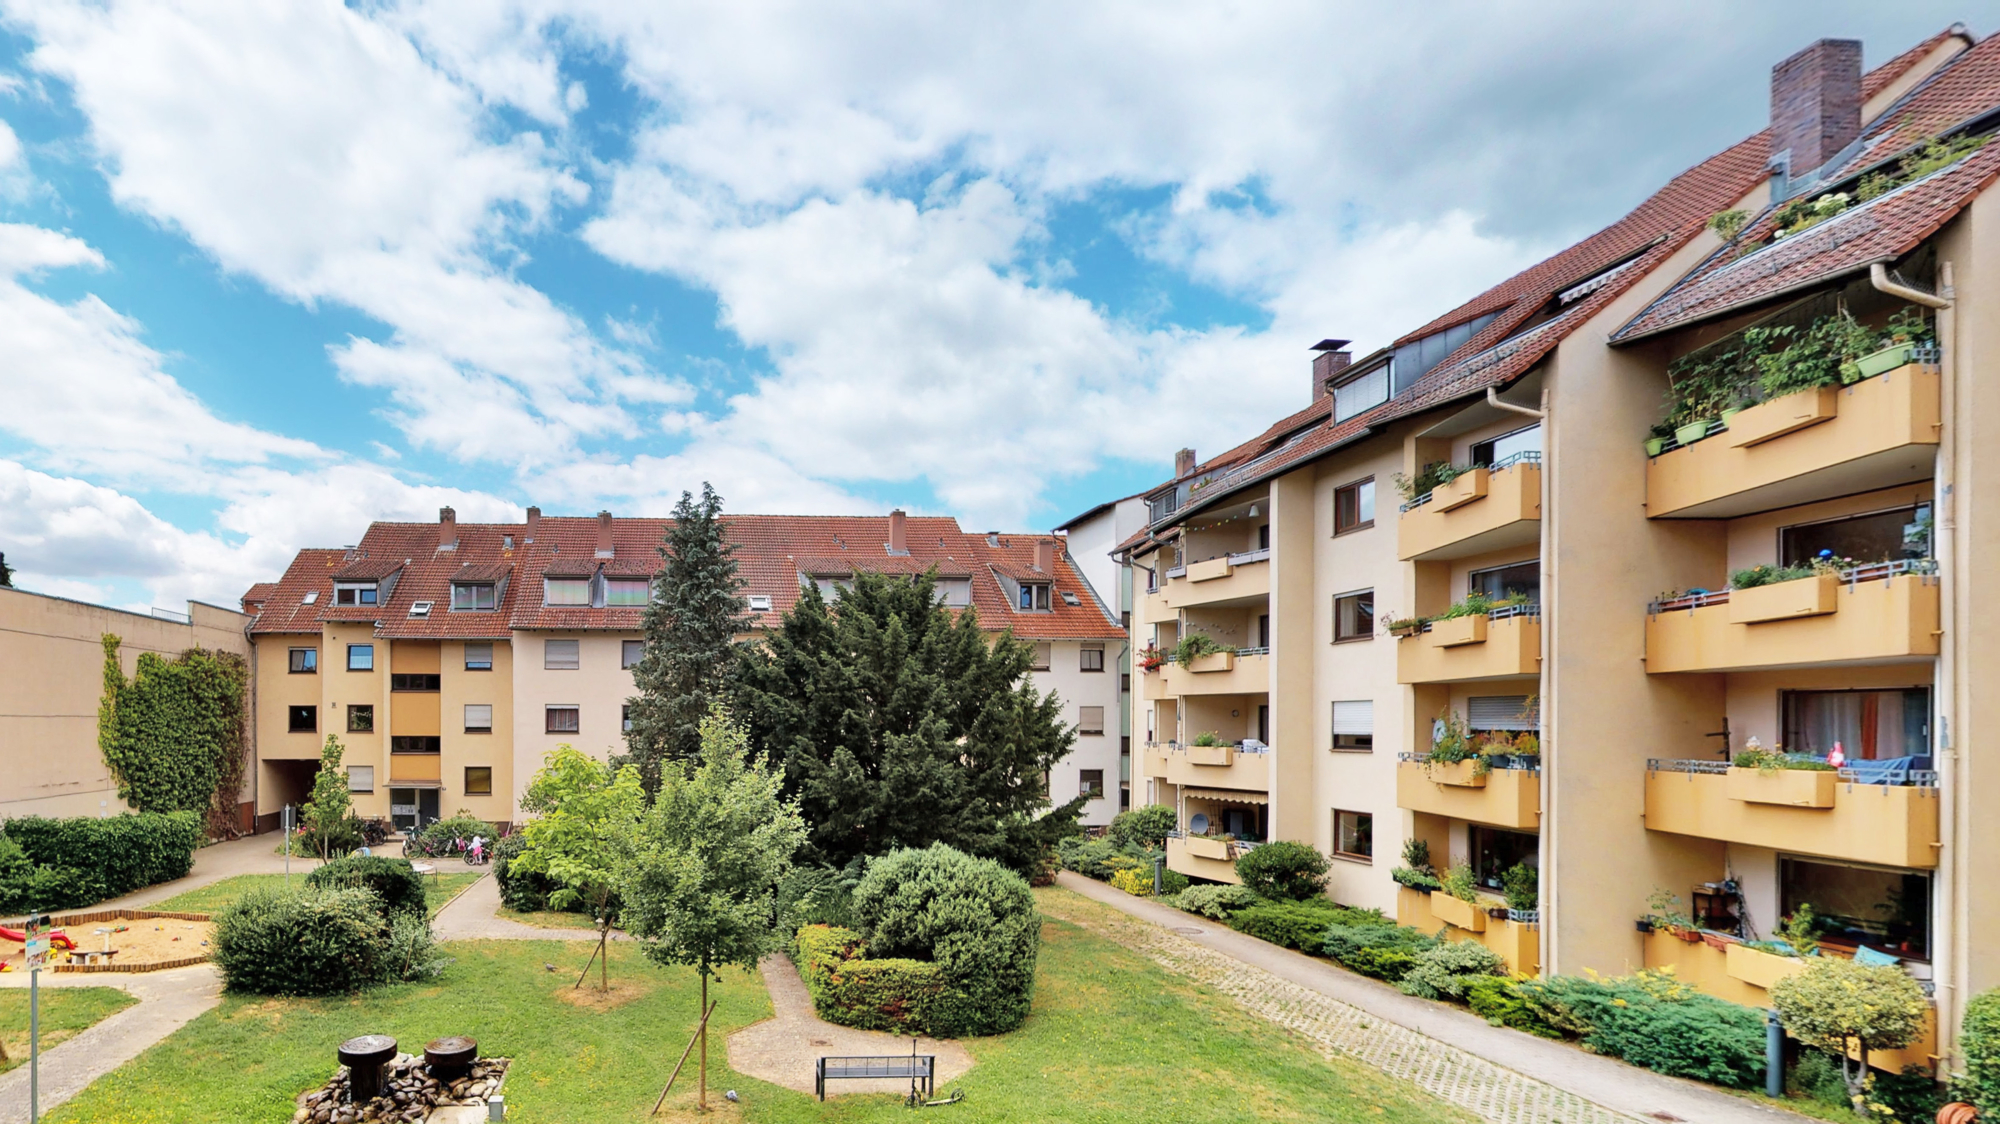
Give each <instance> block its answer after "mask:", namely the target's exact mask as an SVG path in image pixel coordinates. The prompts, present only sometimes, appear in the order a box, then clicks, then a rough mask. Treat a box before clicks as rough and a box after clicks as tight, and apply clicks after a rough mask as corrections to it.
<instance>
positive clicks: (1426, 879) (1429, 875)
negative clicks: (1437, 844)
mask: <svg viewBox="0 0 2000 1124" xmlns="http://www.w3.org/2000/svg"><path fill="white" fill-rule="evenodd" d="M1389 877H1390V878H1393V879H1395V881H1396V885H1398V886H1405V887H1408V888H1409V889H1412V890H1422V891H1426V892H1428V891H1431V890H1441V889H1443V888H1444V884H1443V883H1442V882H1439V881H1438V873H1437V867H1435V866H1432V865H1431V845H1430V844H1429V843H1427V842H1425V841H1424V840H1422V839H1405V840H1403V865H1402V866H1399V867H1397V868H1395V869H1394V870H1391V871H1390V872H1389Z"/></svg>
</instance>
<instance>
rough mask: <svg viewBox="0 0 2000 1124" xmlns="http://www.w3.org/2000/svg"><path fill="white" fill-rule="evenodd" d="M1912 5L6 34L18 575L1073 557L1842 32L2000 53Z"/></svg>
mask: <svg viewBox="0 0 2000 1124" xmlns="http://www.w3.org/2000/svg"><path fill="white" fill-rule="evenodd" d="M1889 7H1890V6H1884V5H1867V4H1859V3H1855V4H1813V5H1804V4H1792V5H1768V6H1761V7H1760V8H1759V9H1757V10H1755V11H1752V12H1744V11H1740V10H1738V9H1737V8H1736V7H1735V6H1730V5H1723V4H1700V3H1697V4H1695V5H1694V6H1693V7H1692V8H1690V7H1689V6H1688V5H1685V4H1683V5H1676V6H1674V7H1673V8H1672V9H1670V10H1668V9H1662V10H1659V11H1651V10H1647V9H1643V8H1631V9H1630V10H1622V11H1619V12H1617V13H1614V14H1609V15H1606V14H1601V13H1598V12H1595V11H1594V10H1593V7H1592V6H1589V5H1583V4H1551V5H1543V6H1539V7H1536V8H1519V7H1517V8H1511V9H1508V10H1506V11H1499V10H1494V9H1492V8H1491V7H1490V6H1486V5H1476V4H1445V5H1442V6H1440V7H1438V8H1437V9H1436V11H1435V12H1433V13H1431V14H1430V15H1428V16H1427V17H1421V18H1420V17H1418V16H1415V15H1411V14H1409V13H1402V14H1397V13H1391V12H1388V11H1386V10H1385V11H1380V12H1378V11H1373V10H1368V9H1360V8H1351V9H1346V10H1338V9H1335V8H1333V7H1332V6H1327V5H1313V4H1303V3H1301V4H1291V5H1287V4H1272V5H1264V6H1259V7H1257V8H1256V9H1255V10H1244V9H1217V8H1214V7H1212V6H1192V5H1191V6H1178V5H1172V4H1165V5H1162V4H1107V5H1095V6H1089V7H1088V8H1084V9H1079V8H1078V7H1077V6H1074V5H1061V4H1054V3H1048V4H1035V3H1029V4H1022V5H1014V6H1008V7H1007V9H1006V10H1005V11H1004V12H1002V11H999V10H994V11H989V12H976V13H968V12H966V11H964V10H962V9H959V8H957V7H956V6H946V5H935V4H932V5H925V4H893V3H879V4H871V5H866V6H850V7H847V8H837V7H834V6H829V5H776V4H766V5H730V6H727V8H726V9H722V8H717V7H716V6H713V5H707V6H704V5H673V4H655V5H635V4H630V3H612V2H609V0H606V2H603V3H594V2H590V0H565V2H560V3H558V2H554V0H550V2H547V3H542V2H518V3H505V4H500V3H491V4H488V3H482V4H471V3H456V2H440V3H432V4H418V3H386V2H384V3H361V2H357V3H351V4H347V5H344V6H343V5H340V4H335V3H313V2H307V3H299V4H287V5H268V4H261V3H254V2H250V0H242V2H239V3H236V4H227V3H216V4H209V5H204V6H202V7H201V8H200V9H198V10H191V9H186V8H181V7H170V6H165V5H149V4H130V3H122V2H115V0H113V2H107V3H102V4H98V3H70V2H68V0H33V2H21V0H11V2H10V0H0V341H6V342H4V343H0V403H4V404H6V408H4V409H0V550H4V551H5V552H6V553H7V557H8V560H9V561H10V562H11V563H12V564H13V565H15V566H16V567H17V568H18V569H20V570H21V577H20V582H21V584H23V585H24V586H26V587H28V588H33V589H40V590H43V591H46V592H53V593H59V594H63V595H67V596H76V597H84V598H88V599H93V600H104V601H109V602H111V603H114V604H124V605H135V606H137V605H146V604H154V605H164V606H172V605H176V604H178V603H179V601H180V600H181V599H184V598H187V597H199V598H203V599H208V600H216V601H221V602H225V603H227V602H230V601H233V600H234V598H235V597H236V595H237V594H239V593H240V592H241V590H242V589H243V588H244V587H245V586H247V585H248V584H249V583H250V582H252V581H256V580H261V579H264V578H268V577H271V576H274V575H275V574H276V573H277V572H278V571H279V570H280V569H282V567H283V565H284V564H285V562H286V560H287V559H288V558H289V557H290V555H291V553H292V552H293V551H294V550H296V549H297V548H298V547H300V546H306V545H339V544H341V543H345V542H352V541H354V539H355V538H356V537H357V536H358V535H359V534H360V533H361V530H362V529H363V528H364V527H365V526H366V524H367V522H368V521H369V520H370V519H373V518H406V519H407V518H423V519H428V518H435V514H436V509H437V507H438V506H439V505H441V504H444V503H451V504H453V505H455V506H456V507H457V508H458V509H459V512H460V516H461V518H468V519H494V518H509V517H518V515H517V514H516V513H518V511H519V509H520V507H521V506H522V505H525V504H529V503H537V504H540V505H541V506H542V507H543V508H544V509H545V510H549V511H555V512H589V511H595V510H597V509H599V508H600V507H608V508H610V509H612V510H614V511H617V512H620V513H628V514H640V513H658V512H661V511H663V510H665V509H666V507H668V506H669V505H670V504H671V503H672V501H673V499H674V497H676V496H677V495H678V494H679V493H680V491H681V490H682V489H684V488H698V487H699V484H700V482H701V481H702V480H705V479H706V480H713V481H714V482H715V483H716V485H717V487H718V488H719V489H720V490H721V491H722V492H723V494H724V495H725V497H726V498H727V499H728V501H729V503H730V506H731V507H732V508H733V509H735V510H742V511H766V512H779V511H789V512H834V511H850V512H851V511H882V510H886V509H887V508H889V507H890V506H894V505H902V506H905V507H909V508H912V509H913V510H919V511H923V512H931V513H941V514H954V515H957V516H959V517H960V518H961V519H962V520H963V521H964V522H965V523H966V524H967V525H969V526H972V527H974V528H976V529H984V528H989V527H1002V528H1012V529H1028V528H1043V527H1047V526H1050V525H1053V524H1054V523H1056V522H1057V521H1059V520H1060V519H1062V518H1064V517H1066V516H1068V515H1070V514H1074V513H1075V512H1077V511H1080V510H1082V509H1084V508H1086V507H1088V506H1090V505H1092V504H1094V503H1096V502H1099V501H1100V500H1103V499H1107V498H1112V497H1114V496H1117V495H1121V494H1125V493H1128V492H1131V491H1134V490H1137V489H1139V488H1141V487H1144V486H1146V485H1148V484H1150V483H1152V482H1154V481H1156V480H1157V479H1159V478H1160V477H1161V476H1162V475H1163V472H1164V470H1165V468H1166V466H1167V465H1168V464H1169V463H1170V460H1171V457H1172V453H1173V450H1174V449H1176V448H1179V447H1181V446H1182V445H1192V446H1194V447H1195V448H1197V449H1198V450H1201V451H1202V452H1203V453H1204V454H1206V453H1211V452H1215V451H1219V450H1220V449H1222V448H1224V447H1227V446H1228V445H1231V444H1233V443H1235V442H1237V441H1240V440H1243V439H1245V438H1247V437H1248V436H1250V435H1253V434H1254V433H1256V432H1257V431H1258V430H1260V429H1261V428H1263V426H1264V425H1265V424H1267V423H1268V422H1269V421H1270V420H1272V419H1273V418H1275V417H1277V416H1280V415H1282V414H1284V413H1287V412H1290V411H1291V410H1294V409H1296V408H1298V407H1299V406H1300V405H1303V403H1304V396H1305V394H1306V388H1307V382H1306V377H1305V376H1306V371H1307V361H1308V355H1307V352H1306V348H1307V346H1308V345H1309V344H1310V343H1312V342H1313V341H1314V340H1317V339H1319V338H1321V337H1323V336H1328V335H1337V336H1343V337H1352V338H1354V339H1356V340H1357V341H1358V345H1359V346H1361V347H1371V346H1374V345H1376V344H1380V343H1382V342H1386V341H1387V340H1388V339H1392V338H1394V337H1395V336H1396V335H1398V334H1400V333H1401V332H1403V331H1406V330H1408V329H1409V328H1410V327H1412V326H1414V325H1416V324H1419V323H1421V322H1423V321H1425V320H1427V319H1429V318H1431V317H1432V316H1434V315H1436V314H1438V313H1440V312H1442V311H1444V310H1446V309H1448V308H1449V307H1450V306H1451V305H1452V304H1454V303H1456V302H1458V301H1459V300H1462V299H1464V298H1466V297H1468V296H1470V295H1473V294H1474V293H1477V292H1478V291H1479V290H1481V289H1483V288H1484V287H1486V286H1487V285H1490V284H1491V283H1493V282H1495V281H1497V280H1499V279H1501V278H1503V277H1505V276H1506V275H1507V274H1508V273H1510V272H1512V271H1513V270H1515V269H1517V268H1519V267H1521V266H1522V265H1525V264H1528V263H1529V262H1532V261H1534V260H1536V259H1538V258H1539V257H1541V256H1543V255H1545V254H1547V253H1549V252H1551V251H1553V250H1554V249H1557V248H1559V247H1560V246H1561V245H1563V244H1565V243H1566V242H1568V241H1570V240H1572V239H1574V238H1576V237H1579V236H1582V235H1584V234H1587V233H1589V232H1590V231H1591V230H1594V229H1596V228H1597V227H1599V226H1601V225H1603V224H1604V223H1606V222H1609V221H1611V220H1613V219H1615V218H1616V217H1617V216H1618V215H1619V214H1621V213H1622V212H1623V211H1624V210H1625V209H1626V208H1628V207H1629V206H1631V205H1632V204H1633V203H1635V202H1637V201H1638V200H1639V199H1640V198H1642V197H1643V196H1644V195H1645V194H1646V193H1647V192H1648V191H1650V190H1651V189H1652V188H1654V187H1656V186H1657V185H1658V184H1659V183H1660V182H1661V181H1662V180H1664V179H1665V178H1666V177H1667V176H1669V175H1671V174H1673V173H1674V172H1676V171H1678V170H1680V169H1681V168H1683V167H1685V166H1687V165H1688V164H1690V163H1692V162H1694V161H1695V160H1698V159H1700V158H1702V157H1703V156H1705V155H1707V154H1708V153H1710V152H1712V151H1714V150H1715V149H1717V148H1720V147H1721V146H1723V145H1726V144H1728V143H1731V142H1733V141H1735V140H1737V139H1739V138H1740V137H1741V136H1743V135H1744V134H1746V133H1748V132H1750V131H1753V130H1754V129H1756V128H1758V127H1760V126H1761V124H1762V123H1763V118H1764V115H1765V110H1766V102H1765V98H1766V95H1767V86H1766V83H1767V82H1768V73H1769V67H1770V66H1771V64H1772V63H1774V62H1776V61H1778V60H1779V59H1780V58H1782V57H1784V56H1785V55H1786V54H1789V53H1790V52H1791V51H1793V50H1796V49H1798V48H1799V47H1801V46H1803V45H1805V43H1807V42H1808V41H1810V40H1811V39H1813V38H1817V37H1819V36H1821V35H1853V36H1858V37H1862V38H1864V39H1865V40H1866V42H1867V53H1868V58H1869V62H1870V64H1871V65H1872V64H1873V63H1875V62H1879V61H1881V60H1882V59H1884V58H1886V57H1888V56H1889V55H1890V54H1892V53H1893V52H1895V51H1897V50H1901V49H1902V48H1903V47H1905V46H1907V45H1909V44H1910V43H1913V42H1915V41H1917V40H1918V39H1920V38H1922V37H1923V36H1925V35H1928V34H1931V33H1933V32H1935V31H1937V30H1939V29H1941V28H1943V27H1944V26H1946V25H1947V24H1948V23H1950V22H1951V21H1952V20H1953V19H1954V18H1961V19H1967V20H1971V21H1978V20H1979V19H1980V17H1981V16H1982V14H1983V13H1981V12H1976V11H1965V10H1960V9H1956V8H1953V9H1947V8H1945V7H1943V6H1941V5H1932V4H1921V3H1919V4H1907V5H1898V6H1894V10H1886V9H1888V8H1889ZM1992 22H1993V21H1992V20H1991V19H1987V20H1986V21H1985V23H1987V24H1990V23H1992ZM1722 26H1727V27H1730V28H1731V29H1732V35H1730V36H1728V37H1726V38H1725V37H1722V36H1718V35H1715V34H1714V33H1713V29H1714V28H1716V27H1722ZM1987 29H1989V28H1987V27H1985V26H1979V25H1975V30H1987ZM1330 44H1337V46H1334V47H1329V45H1330ZM1663 106H1664V107H1668V109H1669V110H1670V111H1666V112H1663V111H1662V107H1663Z"/></svg>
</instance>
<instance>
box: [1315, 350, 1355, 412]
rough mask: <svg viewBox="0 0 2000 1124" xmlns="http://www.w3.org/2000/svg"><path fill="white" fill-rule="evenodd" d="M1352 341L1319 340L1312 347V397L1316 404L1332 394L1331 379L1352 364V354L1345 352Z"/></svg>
mask: <svg viewBox="0 0 2000 1124" xmlns="http://www.w3.org/2000/svg"><path fill="white" fill-rule="evenodd" d="M1352 342H1354V341H1352V340H1321V341H1319V342H1318V343H1316V344H1314V345H1312V350H1313V351H1314V352H1316V353H1317V354H1315V355H1314V356H1313V396H1312V400H1313V401H1315V402H1317V401H1319V400H1320V399H1322V398H1325V397H1326V396H1327V395H1329V394H1332V393H1333V378H1334V376H1335V375H1338V374H1339V373H1340V372H1342V371H1345V370H1346V369H1347V365H1348V364H1349V363H1352V362H1354V353H1353V352H1351V351H1349V350H1347V345H1348V344H1350V343H1352Z"/></svg>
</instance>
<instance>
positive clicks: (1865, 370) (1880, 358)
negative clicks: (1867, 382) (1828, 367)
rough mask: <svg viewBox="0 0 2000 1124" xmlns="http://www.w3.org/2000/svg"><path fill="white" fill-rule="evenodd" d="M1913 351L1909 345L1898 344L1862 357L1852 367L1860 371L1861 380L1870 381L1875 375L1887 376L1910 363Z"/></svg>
mask: <svg viewBox="0 0 2000 1124" xmlns="http://www.w3.org/2000/svg"><path fill="white" fill-rule="evenodd" d="M1913 350H1915V348H1914V347H1913V346H1912V345H1911V344H1907V343H1899V344H1896V345H1895V346H1893V347H1885V348H1883V349H1882V350H1880V351H1878V352H1875V353H1874V354H1872V355H1864V356H1862V357H1861V358H1859V359H1856V360H1855V361H1854V366H1855V367H1856V368H1857V369H1859V370H1860V372H1861V377H1862V378H1864V379H1872V378H1874V377H1875V376H1876V375H1882V374H1887V373H1889V372H1890V371H1893V370H1895V369H1896V368H1898V367H1900V366H1902V365H1903V364H1905V363H1908V362H1909V361H1910V352H1911V351H1913Z"/></svg>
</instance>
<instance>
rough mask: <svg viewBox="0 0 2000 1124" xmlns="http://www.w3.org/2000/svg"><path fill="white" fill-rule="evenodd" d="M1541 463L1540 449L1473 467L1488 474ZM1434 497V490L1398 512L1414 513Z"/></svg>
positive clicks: (1412, 501)
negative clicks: (1481, 469)
mask: <svg viewBox="0 0 2000 1124" xmlns="http://www.w3.org/2000/svg"><path fill="white" fill-rule="evenodd" d="M1540 463H1542V452H1541V450H1540V449H1523V450H1521V451H1520V452H1518V453H1515V454H1514V455H1513V456H1510V457H1502V458H1500V459H1499V460H1497V461H1494V462H1493V463H1492V464H1481V465H1474V466H1473V467H1474V468H1483V469H1485V470H1487V471H1488V472H1501V471H1504V470H1506V469H1509V468H1512V467H1514V466H1515V465H1517V464H1540ZM1434 495H1437V490H1436V489H1432V490H1431V491H1428V492H1425V493H1424V494H1423V495H1421V496H1418V497H1417V498H1416V499H1413V500H1411V501H1410V502H1409V503H1406V504H1403V505H1402V506H1401V507H1399V508H1397V510H1398V511H1414V510H1416V509H1417V508H1420V507H1422V506H1424V505H1425V504H1427V503H1429V502H1431V497H1432V496H1434Z"/></svg>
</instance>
